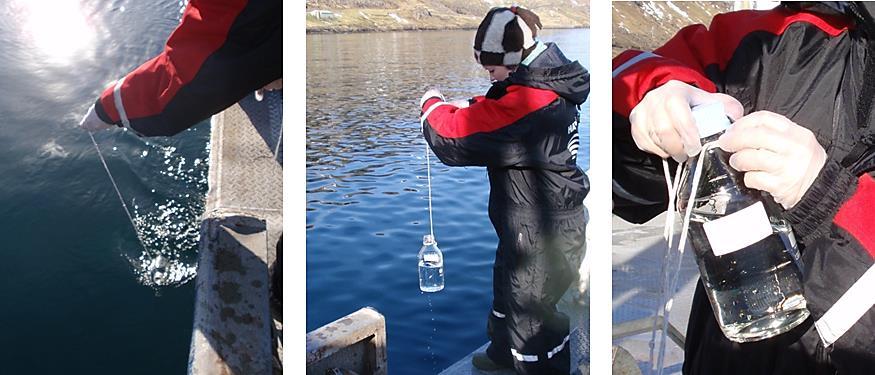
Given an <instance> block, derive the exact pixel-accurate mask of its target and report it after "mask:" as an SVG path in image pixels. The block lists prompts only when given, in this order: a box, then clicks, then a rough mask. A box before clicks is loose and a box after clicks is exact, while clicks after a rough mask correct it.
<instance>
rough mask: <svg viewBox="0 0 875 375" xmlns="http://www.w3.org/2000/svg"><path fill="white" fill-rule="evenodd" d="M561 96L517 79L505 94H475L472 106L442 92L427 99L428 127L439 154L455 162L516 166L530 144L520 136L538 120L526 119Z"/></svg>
mask: <svg viewBox="0 0 875 375" xmlns="http://www.w3.org/2000/svg"><path fill="white" fill-rule="evenodd" d="M557 98H558V95H557V94H556V93H555V92H553V91H550V90H543V89H536V88H531V87H525V86H519V85H512V86H509V87H508V88H507V93H506V94H505V95H503V96H501V97H500V98H497V99H492V98H488V97H475V98H474V99H472V100H471V104H470V105H469V106H468V107H466V108H459V107H456V106H454V105H452V104H450V103H447V102H444V101H443V100H441V99H440V98H431V99H428V100H426V101H425V103H424V104H423V107H422V111H423V115H422V117H421V119H420V122H421V124H422V133H423V136H424V137H425V140H426V142H428V144H429V146H431V149H432V151H434V153H435V155H437V157H438V158H439V159H440V160H441V161H442V162H443V163H444V164H447V165H451V166H512V165H517V164H520V163H523V162H524V161H525V160H526V158H527V157H528V155H529V153H530V150H526V146H525V144H524V142H520V140H522V139H523V138H524V137H525V136H526V135H527V134H528V133H529V131H530V130H531V127H532V126H533V124H532V121H520V120H521V119H523V118H524V117H525V116H527V115H529V114H530V113H532V112H535V111H537V110H539V109H542V108H544V107H546V106H547V105H549V104H550V103H552V102H553V101H554V100H556V99H557Z"/></svg>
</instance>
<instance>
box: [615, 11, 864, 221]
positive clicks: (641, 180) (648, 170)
mask: <svg viewBox="0 0 875 375" xmlns="http://www.w3.org/2000/svg"><path fill="white" fill-rule="evenodd" d="M797 22H807V23H809V24H813V25H815V26H816V27H818V28H819V29H821V30H822V31H824V32H825V33H827V34H829V35H838V34H839V33H841V32H843V31H845V30H847V20H846V19H843V18H840V17H833V16H826V15H822V14H817V13H812V12H799V11H791V10H789V9H786V8H783V7H779V8H776V9H773V10H769V11H752V10H748V11H739V12H731V13H726V14H720V15H717V16H715V17H714V19H713V20H712V22H711V25H710V27H708V28H706V27H705V26H703V25H692V26H688V27H685V28H683V29H681V30H680V31H679V32H678V33H677V34H676V35H675V36H674V37H672V38H671V39H670V40H669V41H668V42H667V43H666V44H665V45H663V46H662V47H660V48H657V49H656V50H654V51H652V52H645V51H634V50H630V51H625V52H623V53H621V54H620V55H618V56H617V57H616V58H614V60H613V74H612V77H613V79H612V90H613V92H612V95H613V97H612V106H613V108H612V110H613V124H612V126H613V128H612V134H613V135H612V137H613V149H614V151H613V161H612V163H613V165H612V168H613V181H612V183H613V193H614V194H613V196H614V213H615V214H617V215H619V216H620V217H622V218H623V219H625V220H628V221H631V222H636V223H641V222H645V221H647V220H649V219H651V218H653V217H654V216H655V215H657V214H659V213H660V212H663V211H665V209H666V206H667V191H666V190H667V187H666V183H665V177H664V175H663V169H662V162H661V160H660V158H659V157H658V156H656V155H652V154H649V153H646V152H644V151H641V150H639V149H638V147H637V146H636V145H635V143H634V141H633V139H632V136H631V133H630V130H629V129H630V124H629V114H630V112H631V111H632V109H633V108H634V107H635V106H636V105H638V103H639V102H640V101H641V100H642V99H643V98H644V96H645V95H646V94H647V93H648V92H649V91H650V90H653V89H654V88H657V87H659V86H661V85H663V84H665V83H666V82H668V81H670V80H678V81H682V82H685V83H688V84H690V85H693V86H696V87H699V88H700V89H703V90H705V91H708V92H723V91H724V89H725V85H726V84H727V83H726V82H724V71H725V70H726V68H727V65H728V64H729V62H730V60H731V59H732V58H733V56H734V54H735V53H736V51H737V50H738V49H739V46H740V45H741V44H742V42H743V40H744V39H745V38H746V37H748V36H750V35H752V34H754V33H761V32H767V33H770V34H772V35H781V34H783V33H784V31H785V30H787V29H788V27H789V26H790V25H791V24H794V23H797ZM742 104H744V105H745V107H746V108H745V109H746V111H749V110H750V108H748V107H749V105H750V103H742ZM669 164H670V165H671V169H672V171H673V170H674V168H675V167H676V164H675V163H674V162H671V161H670V163H669Z"/></svg>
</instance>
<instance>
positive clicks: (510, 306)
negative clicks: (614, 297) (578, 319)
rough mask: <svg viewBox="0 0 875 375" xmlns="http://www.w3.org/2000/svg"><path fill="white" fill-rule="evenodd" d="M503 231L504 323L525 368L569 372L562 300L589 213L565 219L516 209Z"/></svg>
mask: <svg viewBox="0 0 875 375" xmlns="http://www.w3.org/2000/svg"><path fill="white" fill-rule="evenodd" d="M507 221H508V224H509V225H508V226H507V227H505V228H502V231H500V233H499V236H500V238H501V240H500V246H501V247H502V248H501V249H500V250H499V252H500V253H503V258H504V262H503V264H502V265H503V266H504V268H505V272H506V275H504V276H505V280H506V283H504V284H503V285H500V286H499V289H500V290H501V292H503V293H506V294H505V297H506V306H507V312H505V313H504V314H505V315H506V317H505V319H504V324H505V326H506V329H507V338H508V340H509V342H510V348H509V350H510V354H511V357H512V359H513V365H514V369H515V370H516V372H517V373H519V374H568V373H569V368H570V363H569V362H570V360H569V357H570V354H569V353H570V348H569V342H568V341H569V336H568V333H569V319H568V317H567V316H566V315H565V314H563V313H561V312H559V311H557V309H556V303H557V302H558V301H559V298H560V297H561V296H562V294H563V293H565V291H566V290H567V289H568V286H569V285H570V284H571V281H572V280H573V279H575V275H576V271H577V267H579V264H580V263H579V259H580V257H579V256H577V254H578V253H582V251H583V241H584V234H583V214H582V213H581V214H580V216H579V217H577V216H574V217H573V218H570V219H565V220H561V219H558V218H554V217H549V218H546V219H545V218H532V217H525V216H524V215H513V216H511V217H510V218H509V219H508V220H507Z"/></svg>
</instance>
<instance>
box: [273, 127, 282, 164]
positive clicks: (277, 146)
mask: <svg viewBox="0 0 875 375" xmlns="http://www.w3.org/2000/svg"><path fill="white" fill-rule="evenodd" d="M282 143H283V125H282V124H280V136H279V138H277V139H276V148H275V149H274V150H273V158H274V159H275V160H277V161H279V159H277V158H278V157H279V154H280V145H281V144H282Z"/></svg>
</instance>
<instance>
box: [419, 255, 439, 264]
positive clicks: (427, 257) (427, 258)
mask: <svg viewBox="0 0 875 375" xmlns="http://www.w3.org/2000/svg"><path fill="white" fill-rule="evenodd" d="M422 260H423V261H426V262H429V263H437V262H440V261H441V257H439V256H438V255H437V254H435V253H428V254H425V255H423V256H422Z"/></svg>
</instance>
